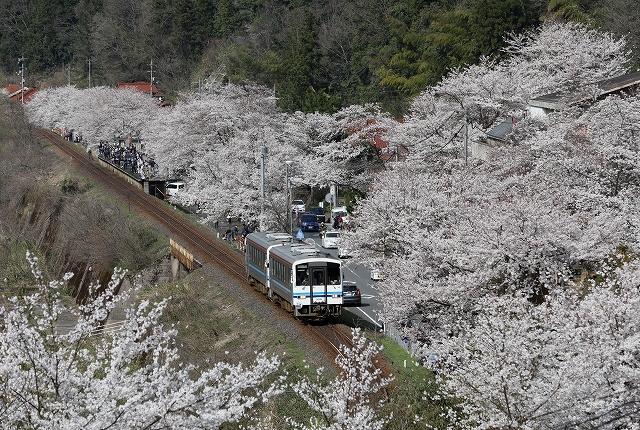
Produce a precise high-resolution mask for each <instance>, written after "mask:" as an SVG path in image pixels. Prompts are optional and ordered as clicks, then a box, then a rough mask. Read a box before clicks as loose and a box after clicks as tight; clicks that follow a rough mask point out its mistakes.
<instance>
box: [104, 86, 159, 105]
mask: <svg viewBox="0 0 640 430" xmlns="http://www.w3.org/2000/svg"><path fill="white" fill-rule="evenodd" d="M116 88H130V89H133V90H136V91H140V92H141V93H146V94H149V91H151V97H153V98H156V99H158V102H159V104H160V106H163V107H164V106H171V103H169V102H168V101H166V100H165V99H164V93H163V92H162V91H160V90H159V89H158V87H156V84H152V83H151V82H119V83H118V85H116Z"/></svg>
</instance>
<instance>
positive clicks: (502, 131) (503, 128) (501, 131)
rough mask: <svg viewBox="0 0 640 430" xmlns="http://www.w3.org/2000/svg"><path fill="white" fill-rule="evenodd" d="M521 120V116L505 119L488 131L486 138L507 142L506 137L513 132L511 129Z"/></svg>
mask: <svg viewBox="0 0 640 430" xmlns="http://www.w3.org/2000/svg"><path fill="white" fill-rule="evenodd" d="M522 118H523V117H522V116H512V117H509V118H506V119H505V120H504V121H502V122H501V123H499V124H498V125H496V126H495V127H493V128H492V129H491V130H489V131H488V132H487V137H488V138H489V139H494V140H503V141H505V140H507V136H508V135H509V134H510V133H511V132H512V131H513V127H514V126H515V125H516V123H517V122H518V121H520V120H521V119H522Z"/></svg>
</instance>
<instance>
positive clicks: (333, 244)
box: [322, 230, 340, 248]
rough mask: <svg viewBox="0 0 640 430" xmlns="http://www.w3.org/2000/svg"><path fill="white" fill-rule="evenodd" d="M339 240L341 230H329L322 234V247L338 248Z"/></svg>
mask: <svg viewBox="0 0 640 430" xmlns="http://www.w3.org/2000/svg"><path fill="white" fill-rule="evenodd" d="M338 240H340V232H339V231H333V230H329V231H326V232H325V233H324V236H322V247H323V248H337V247H338Z"/></svg>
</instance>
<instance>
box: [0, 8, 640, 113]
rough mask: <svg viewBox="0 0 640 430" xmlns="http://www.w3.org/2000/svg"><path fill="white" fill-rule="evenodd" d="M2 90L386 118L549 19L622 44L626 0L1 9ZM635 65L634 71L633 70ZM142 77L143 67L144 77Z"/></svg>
mask: <svg viewBox="0 0 640 430" xmlns="http://www.w3.org/2000/svg"><path fill="white" fill-rule="evenodd" d="M0 5H1V9H0V23H1V24H0V25H1V27H0V28H1V29H2V31H0V59H1V64H2V66H1V67H2V72H3V73H4V74H5V75H4V77H3V79H2V80H3V81H4V83H19V80H20V77H19V76H18V75H17V72H18V71H19V64H18V61H17V60H18V58H21V57H24V58H26V60H25V65H26V71H25V79H26V85H28V86H37V87H40V88H46V87H49V86H60V85H65V84H68V83H71V84H72V85H75V86H76V87H78V88H87V87H89V86H101V85H106V86H113V85H115V84H116V83H117V82H122V81H135V80H146V81H148V80H149V79H150V77H151V70H153V77H154V79H155V81H156V83H157V84H158V87H159V88H160V89H161V90H162V91H164V92H165V93H167V95H168V96H169V97H170V98H171V97H173V96H175V95H176V94H177V93H179V92H181V91H187V90H189V89H200V90H203V91H210V90H211V88H212V86H215V84H216V83H220V82H222V81H231V82H234V83H239V82H243V81H245V80H249V81H253V82H256V83H259V84H263V85H266V86H268V87H269V88H274V89H275V91H276V94H277V97H278V104H279V107H280V108H282V109H284V110H285V111H290V112H291V111H295V110H302V111H304V112H314V111H321V112H335V111H336V110H337V109H339V108H341V107H345V106H350V105H353V104H363V103H367V102H378V103H381V105H382V106H383V107H384V108H386V109H387V110H389V111H390V112H393V113H395V114H400V113H402V112H404V107H406V106H407V103H408V102H409V99H410V98H411V97H412V96H415V95H417V94H419V93H420V91H422V90H424V89H426V88H427V87H428V86H429V85H433V84H435V83H436V82H438V81H439V80H440V79H441V77H442V76H443V75H445V74H446V73H447V72H448V70H450V69H451V68H455V67H457V66H460V65H464V64H472V63H475V62H477V61H478V59H479V58H480V57H481V56H496V57H499V56H500V55H501V50H500V49H501V47H502V46H503V43H504V42H503V36H504V35H505V33H506V32H510V31H513V32H521V31H523V30H525V29H530V28H531V27H535V26H536V25H538V24H539V23H540V22H542V21H544V20H548V19H562V20H572V21H580V22H586V23H589V25H593V26H595V27H599V28H601V29H602V30H606V31H611V32H613V33H615V34H617V35H626V36H627V37H628V39H629V40H630V41H631V42H632V44H633V43H635V42H637V41H638V39H639V36H638V35H639V30H638V29H639V28H640V26H639V25H637V21H638V13H637V5H636V2H635V1H634V0H551V1H548V0H385V1H383V0H350V1H344V0H239V1H233V0H24V1H18V2H12V1H8V0H2V1H1V2H0ZM635 62H636V63H637V62H638V61H637V59H636V60H635ZM152 64H153V65H152Z"/></svg>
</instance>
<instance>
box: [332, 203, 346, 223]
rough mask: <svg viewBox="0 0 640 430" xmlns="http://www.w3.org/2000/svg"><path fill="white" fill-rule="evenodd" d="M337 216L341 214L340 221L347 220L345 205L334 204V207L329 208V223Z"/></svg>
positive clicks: (344, 221)
mask: <svg viewBox="0 0 640 430" xmlns="http://www.w3.org/2000/svg"><path fill="white" fill-rule="evenodd" d="M337 216H341V217H342V222H343V223H344V224H346V223H348V222H349V219H348V216H349V214H348V213H347V207H346V206H336V207H335V208H333V209H331V223H332V224H333V222H334V220H335V219H336V217H337Z"/></svg>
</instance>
